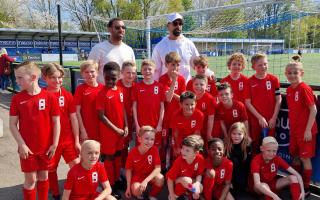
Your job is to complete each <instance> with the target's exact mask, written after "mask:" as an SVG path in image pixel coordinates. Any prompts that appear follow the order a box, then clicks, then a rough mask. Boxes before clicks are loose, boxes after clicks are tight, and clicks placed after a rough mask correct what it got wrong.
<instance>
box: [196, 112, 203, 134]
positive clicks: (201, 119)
mask: <svg viewBox="0 0 320 200" xmlns="http://www.w3.org/2000/svg"><path fill="white" fill-rule="evenodd" d="M197 120H199V123H198V124H199V130H201V129H202V127H203V121H204V115H203V113H202V112H201V111H199V115H198V119H197Z"/></svg>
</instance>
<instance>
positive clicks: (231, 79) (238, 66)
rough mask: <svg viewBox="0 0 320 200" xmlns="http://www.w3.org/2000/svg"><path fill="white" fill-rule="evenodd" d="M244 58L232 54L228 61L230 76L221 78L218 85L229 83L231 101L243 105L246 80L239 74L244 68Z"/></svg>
mask: <svg viewBox="0 0 320 200" xmlns="http://www.w3.org/2000/svg"><path fill="white" fill-rule="evenodd" d="M246 64H247V61H246V58H245V57H244V55H243V54H242V53H234V54H232V55H231V56H230V57H229V59H228V61H227V65H228V69H229V70H230V74H229V75H228V76H226V77H225V78H223V79H222V80H221V81H220V83H225V82H227V83H229V85H230V86H231V90H232V93H233V99H234V100H237V101H241V102H242V103H243V104H244V103H245V97H246V96H245V92H246V90H247V89H248V78H247V77H246V76H245V75H243V74H242V73H241V72H242V71H243V70H244V69H245V68H246Z"/></svg>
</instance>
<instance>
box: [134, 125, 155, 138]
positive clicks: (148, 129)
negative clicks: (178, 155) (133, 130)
mask: <svg viewBox="0 0 320 200" xmlns="http://www.w3.org/2000/svg"><path fill="white" fill-rule="evenodd" d="M146 132H152V133H154V134H156V130H155V129H154V128H153V127H152V126H142V127H141V128H140V130H139V133H138V136H139V137H141V136H143V135H144V134H145V133H146Z"/></svg>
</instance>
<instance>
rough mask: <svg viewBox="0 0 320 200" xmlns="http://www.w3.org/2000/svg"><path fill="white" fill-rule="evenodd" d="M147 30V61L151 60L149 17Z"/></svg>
mask: <svg viewBox="0 0 320 200" xmlns="http://www.w3.org/2000/svg"><path fill="white" fill-rule="evenodd" d="M146 23H147V30H146V40H147V54H148V59H150V58H151V35H150V34H151V30H150V29H151V19H150V17H148V18H147V22H146Z"/></svg>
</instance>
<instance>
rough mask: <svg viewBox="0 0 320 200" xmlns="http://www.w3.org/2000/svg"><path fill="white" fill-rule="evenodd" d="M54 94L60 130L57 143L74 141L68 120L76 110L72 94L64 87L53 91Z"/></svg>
mask: <svg viewBox="0 0 320 200" xmlns="http://www.w3.org/2000/svg"><path fill="white" fill-rule="evenodd" d="M54 95H55V97H56V101H57V102H58V105H59V108H60V125H61V132H60V138H59V145H61V144H69V143H74V135H73V130H72V126H71V121H70V114H71V113H75V112H76V106H75V105H74V100H73V96H72V94H71V93H70V92H68V91H67V90H66V89H64V88H61V89H60V91H59V92H55V93H54Z"/></svg>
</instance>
